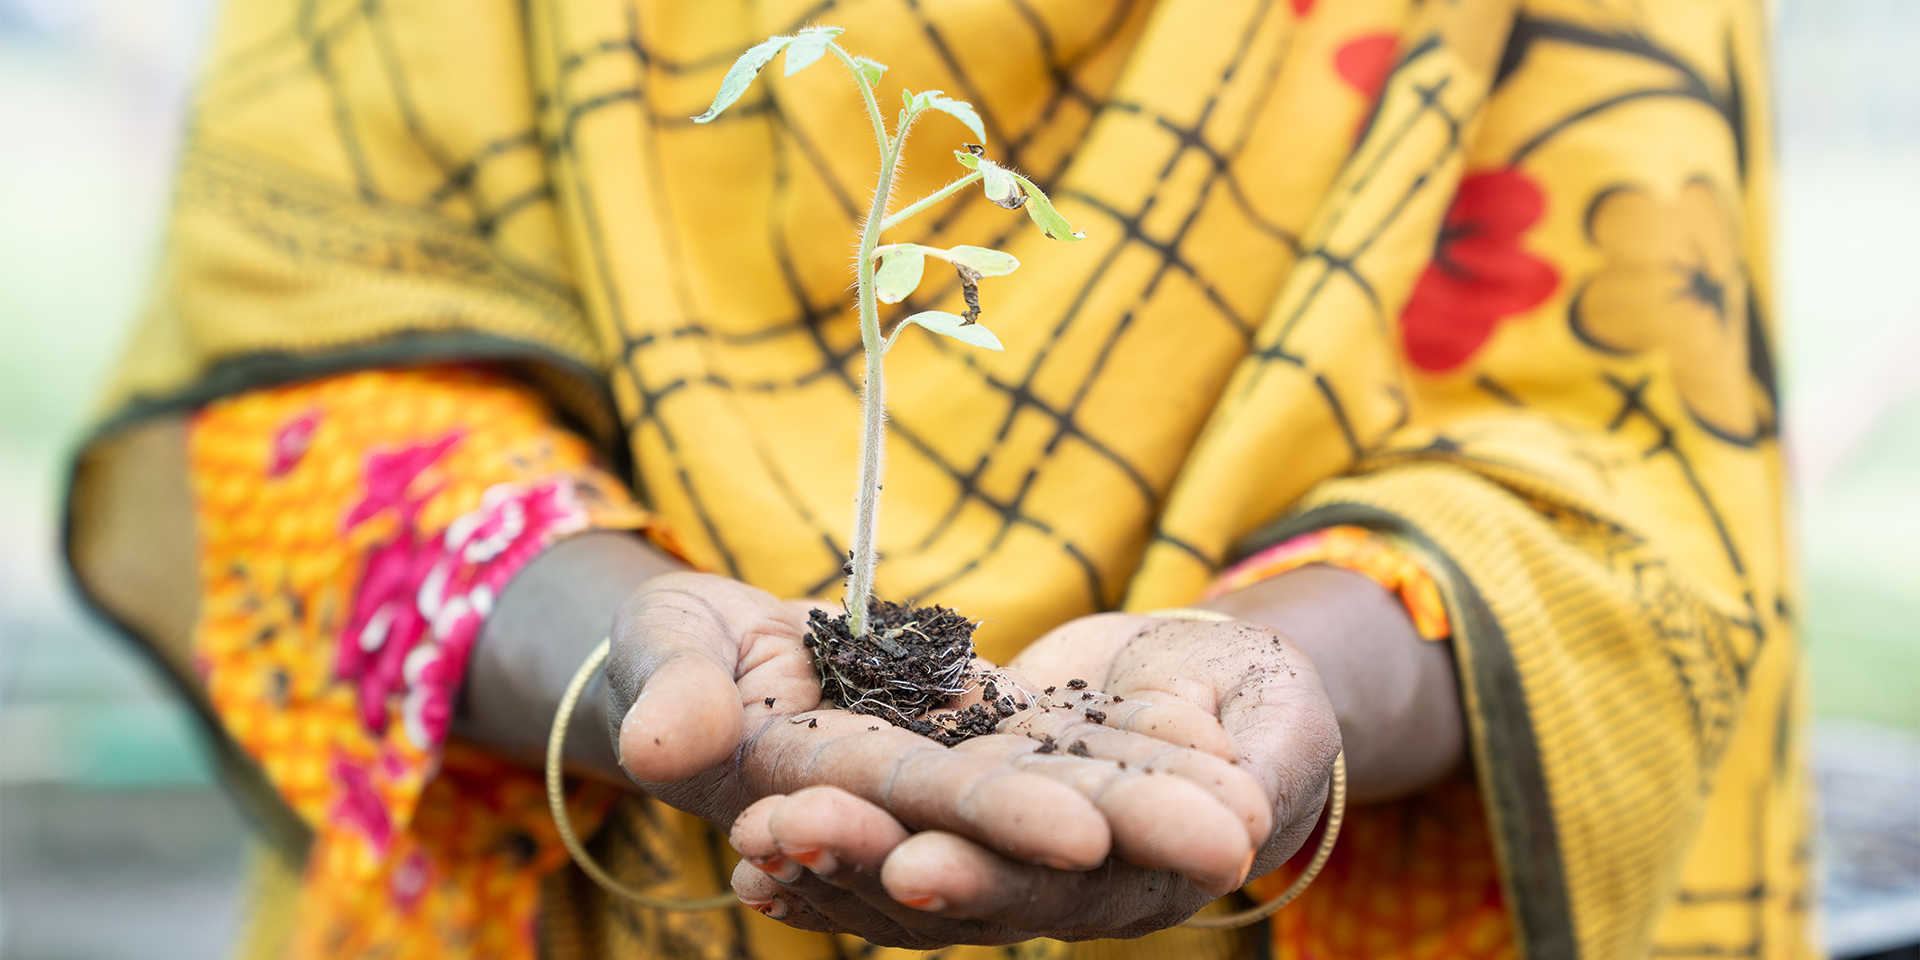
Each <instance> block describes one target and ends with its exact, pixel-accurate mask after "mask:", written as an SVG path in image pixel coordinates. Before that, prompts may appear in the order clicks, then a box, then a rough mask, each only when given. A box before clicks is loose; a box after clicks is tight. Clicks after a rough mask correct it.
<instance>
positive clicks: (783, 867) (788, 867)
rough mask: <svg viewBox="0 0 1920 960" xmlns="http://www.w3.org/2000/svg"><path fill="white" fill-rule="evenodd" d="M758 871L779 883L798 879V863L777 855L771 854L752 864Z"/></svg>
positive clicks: (799, 871)
mask: <svg viewBox="0 0 1920 960" xmlns="http://www.w3.org/2000/svg"><path fill="white" fill-rule="evenodd" d="M754 866H757V867H759V868H760V872H761V873H764V874H766V875H767V876H769V877H772V878H774V879H775V880H778V881H780V882H781V883H792V882H794V881H795V880H798V879H800V873H801V870H800V865H799V864H797V863H794V862H793V861H792V860H788V859H787V858H786V857H782V856H779V855H775V856H771V857H768V858H766V859H765V860H761V861H758V862H756V863H755V864H754Z"/></svg>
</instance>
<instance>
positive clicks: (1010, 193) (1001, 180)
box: [979, 157, 1027, 210]
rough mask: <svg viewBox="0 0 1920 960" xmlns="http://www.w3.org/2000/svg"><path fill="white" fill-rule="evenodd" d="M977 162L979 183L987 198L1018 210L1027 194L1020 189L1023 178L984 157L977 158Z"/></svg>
mask: <svg viewBox="0 0 1920 960" xmlns="http://www.w3.org/2000/svg"><path fill="white" fill-rule="evenodd" d="M979 164H980V174H981V176H980V185H981V186H982V187H983V188H985V190H986V191H987V199H988V200H991V201H993V202H994V203H995V204H997V205H999V206H1002V207H1006V208H1007V209H1008V210H1018V209H1020V205H1021V204H1023V203H1026V202H1027V195H1026V194H1024V193H1022V192H1021V191H1020V184H1021V183H1023V182H1025V181H1024V180H1022V179H1021V178H1019V177H1017V176H1015V175H1014V174H1013V173H1012V172H1011V171H1009V170H1007V168H1005V167H1003V166H1001V165H999V164H997V163H994V162H993V161H992V160H988V159H987V158H985V157H981V158H980V159H979Z"/></svg>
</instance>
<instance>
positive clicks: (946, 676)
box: [804, 599, 1016, 747]
mask: <svg viewBox="0 0 1920 960" xmlns="http://www.w3.org/2000/svg"><path fill="white" fill-rule="evenodd" d="M808 625H809V626H810V627H811V628H812V629H811V630H809V631H808V633H807V635H806V637H805V638H804V642H805V643H806V645H807V649H808V650H810V651H811V652H812V653H813V665H814V669H815V670H817V671H819V673H820V693H821V695H822V697H823V698H824V699H825V700H827V701H828V702H831V703H832V704H834V705H835V706H838V707H840V708H841V709H843V710H847V711H850V712H852V713H857V714H861V715H863V716H868V717H879V718H881V719H883V720H886V721H887V722H889V723H892V724H894V725H896V726H899V727H902V728H904V729H906V730H910V731H912V732H914V733H917V734H920V735H921V736H923V737H928V738H931V739H933V740H936V741H939V742H940V743H943V744H945V745H947V746H949V747H950V746H953V745H954V744H956V743H961V742H964V741H967V740H971V739H973V738H974V737H978V736H983V735H985V734H989V733H992V732H993V731H994V727H995V726H996V725H997V724H998V723H999V722H1000V720H1001V718H1003V717H1009V716H1012V715H1013V714H1014V712H1015V709H1016V708H1015V707H1014V704H1013V698H1012V697H1009V696H1003V695H1002V694H1001V693H1000V690H999V688H998V687H997V686H996V685H995V684H994V682H993V681H992V680H991V679H988V680H986V682H985V683H984V684H983V685H982V689H981V693H982V695H983V698H982V701H981V702H979V703H975V704H971V705H969V706H967V707H966V708H964V709H961V710H950V711H945V712H941V713H935V712H934V711H935V710H936V708H938V707H939V706H940V705H941V704H944V703H947V702H950V701H952V700H953V699H954V698H956V697H959V696H961V695H963V694H965V693H966V692H967V691H968V689H969V688H968V683H969V681H974V680H978V679H981V678H980V677H979V676H978V675H977V674H976V673H975V671H974V667H973V629H974V626H975V624H974V623H973V621H971V620H968V619H967V618H966V617H963V616H961V615H960V614H959V613H958V612H957V611H954V610H949V609H947V608H946V607H940V606H932V607H916V608H908V607H903V606H901V605H899V604H897V603H892V602H890V601H886V600H880V599H875V600H873V601H872V603H871V604H869V606H868V607H867V634H866V636H863V637H855V636H853V633H852V630H851V629H850V628H849V626H848V623H847V617H846V614H840V615H837V616H832V615H829V614H828V613H827V612H826V611H825V610H818V609H816V610H814V611H813V612H812V613H811V614H809V616H808Z"/></svg>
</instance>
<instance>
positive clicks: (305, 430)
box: [267, 410, 320, 477]
mask: <svg viewBox="0 0 1920 960" xmlns="http://www.w3.org/2000/svg"><path fill="white" fill-rule="evenodd" d="M318 429H320V411H318V410H309V411H307V412H306V413H303V414H301V415H299V416H297V417H295V418H293V419H292V420H289V421H287V423H286V425H285V426H283V427H281V428H280V430H279V431H278V432H276V433H275V434H274V435H273V449H272V450H270V451H268V452H267V476H269V477H284V476H286V475H287V474H288V473H289V472H291V471H292V470H293V468H294V467H297V466H299V465H300V460H301V458H303V457H305V456H306V455H307V448H308V447H310V446H313V434H314V431H316V430H318Z"/></svg>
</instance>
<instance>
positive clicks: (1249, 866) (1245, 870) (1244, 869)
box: [1236, 850, 1254, 886]
mask: <svg viewBox="0 0 1920 960" xmlns="http://www.w3.org/2000/svg"><path fill="white" fill-rule="evenodd" d="M1253 854H1254V851H1251V850H1249V851H1247V862H1246V863H1243V864H1241V865H1240V883H1239V884H1236V886H1241V885H1245V884H1246V882H1247V881H1248V880H1252V879H1253V878H1252V877H1249V876H1247V874H1249V873H1252V872H1253Z"/></svg>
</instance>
